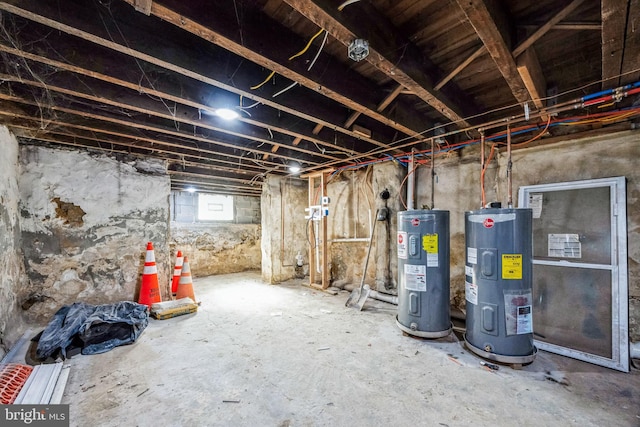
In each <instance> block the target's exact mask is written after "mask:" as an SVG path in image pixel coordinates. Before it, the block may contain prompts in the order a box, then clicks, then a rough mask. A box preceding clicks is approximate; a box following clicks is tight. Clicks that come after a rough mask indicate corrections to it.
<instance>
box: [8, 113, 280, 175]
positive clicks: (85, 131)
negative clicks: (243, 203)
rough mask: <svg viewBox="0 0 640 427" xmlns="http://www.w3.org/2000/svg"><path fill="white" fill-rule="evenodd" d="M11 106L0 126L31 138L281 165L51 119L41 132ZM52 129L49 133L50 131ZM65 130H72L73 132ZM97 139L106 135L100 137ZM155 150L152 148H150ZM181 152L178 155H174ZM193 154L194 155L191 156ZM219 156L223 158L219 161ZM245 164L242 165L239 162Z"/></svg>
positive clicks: (32, 118)
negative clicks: (49, 137) (60, 137)
mask: <svg viewBox="0 0 640 427" xmlns="http://www.w3.org/2000/svg"><path fill="white" fill-rule="evenodd" d="M13 105H14V104H8V103H6V102H2V101H0V107H1V108H0V116H2V117H5V118H4V119H0V121H2V122H3V123H5V124H6V125H7V126H9V127H17V128H24V129H31V130H32V132H34V133H33V134H34V135H43V134H46V133H48V132H50V133H55V134H62V135H67V136H71V137H76V136H81V137H82V138H85V139H89V137H88V136H87V135H96V136H95V138H96V140H98V141H102V142H104V143H109V144H118V145H123V146H131V148H136V147H137V148H146V146H144V145H141V143H143V142H144V143H147V144H151V147H150V148H149V150H160V151H163V152H164V151H166V152H170V153H173V154H175V155H176V156H178V157H190V158H197V159H202V160H205V161H215V162H218V163H223V164H231V165H233V166H235V167H242V168H246V169H256V168H259V169H258V171H259V170H264V169H265V168H268V167H271V168H274V169H275V168H277V167H280V166H281V164H280V163H276V162H262V163H263V164H264V166H261V167H259V166H257V165H254V164H252V163H251V162H249V163H247V162H246V160H247V159H246V157H244V156H238V155H234V154H223V153H220V152H219V151H214V150H209V149H206V148H203V147H197V148H194V147H190V146H186V145H184V144H179V143H175V142H170V141H167V140H164V139H160V138H148V137H145V136H143V135H140V134H135V135H134V134H127V133H124V132H118V131H115V130H113V129H111V128H110V129H103V128H100V127H97V126H95V125H94V126H86V125H82V124H76V123H69V122H61V121H57V120H53V119H47V120H46V121H45V123H46V125H47V126H46V127H45V128H44V129H39V128H38V126H39V125H41V124H42V119H41V118H40V117H38V116H37V115H33V114H32V115H26V114H22V113H19V112H16V111H15V108H14V107H13ZM15 120H19V121H20V122H18V123H16V122H15ZM23 123H31V124H30V125H28V126H27V125H25V124H23ZM50 129H51V130H50ZM65 129H73V130H72V131H69V130H65ZM100 135H105V136H102V137H100ZM122 139H125V140H131V141H132V142H131V143H126V142H122ZM153 146H155V148H154V147H153ZM158 147H170V148H173V149H174V150H164V149H162V148H158ZM177 150H180V151H177ZM194 153H195V154H194ZM202 154H210V155H211V156H216V157H205V156H202ZM219 156H222V157H224V158H220V157H219ZM228 159H236V160H237V162H231V161H229V160H228ZM243 160H245V162H244V163H242V161H243Z"/></svg>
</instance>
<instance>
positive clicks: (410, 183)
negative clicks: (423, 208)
mask: <svg viewBox="0 0 640 427" xmlns="http://www.w3.org/2000/svg"><path fill="white" fill-rule="evenodd" d="M415 151H416V150H415V148H412V149H411V160H409V168H408V170H407V173H408V174H409V177H408V178H407V210H408V211H412V210H413V209H414V200H413V199H414V191H415V185H416V184H415V176H414V175H413V170H414V168H415V167H416V164H415Z"/></svg>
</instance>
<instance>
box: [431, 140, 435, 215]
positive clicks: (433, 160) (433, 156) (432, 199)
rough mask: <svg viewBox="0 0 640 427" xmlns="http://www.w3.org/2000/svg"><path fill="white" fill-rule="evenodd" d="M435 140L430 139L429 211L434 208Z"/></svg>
mask: <svg viewBox="0 0 640 427" xmlns="http://www.w3.org/2000/svg"><path fill="white" fill-rule="evenodd" d="M434 147H435V139H434V138H431V209H435V208H436V201H435V198H436V152H435V150H434Z"/></svg>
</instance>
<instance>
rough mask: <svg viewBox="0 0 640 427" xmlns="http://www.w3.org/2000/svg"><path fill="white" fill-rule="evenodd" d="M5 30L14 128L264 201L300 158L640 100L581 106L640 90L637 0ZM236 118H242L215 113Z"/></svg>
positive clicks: (40, 5) (259, 14)
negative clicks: (144, 161) (267, 181)
mask: <svg viewBox="0 0 640 427" xmlns="http://www.w3.org/2000/svg"><path fill="white" fill-rule="evenodd" d="M0 19H1V25H2V31H1V32H0V55H1V56H2V65H1V66H0V123H3V124H6V125H7V126H9V127H10V128H11V129H12V131H13V132H14V134H16V135H17V136H18V138H19V140H20V141H23V142H31V143H37V144H45V145H51V146H66V147H73V148H75V149H78V148H86V149H89V150H98V151H105V152H111V153H116V154H119V155H126V156H142V157H149V156H150V157H155V158H159V159H163V160H165V161H166V162H167V165H168V170H169V174H170V177H171V182H172V188H173V189H177V190H180V189H184V188H186V187H188V186H196V187H198V188H199V189H201V190H202V191H212V192H219V193H222V194H242V195H249V196H259V195H260V192H261V183H262V181H263V178H264V177H265V176H266V174H270V173H273V174H281V175H287V174H289V171H288V166H289V165H290V164H292V163H298V164H300V165H301V166H302V169H303V172H307V173H308V172H313V171H319V170H325V169H326V168H327V167H329V166H330V167H333V168H338V169H339V168H345V167H358V166H359V165H366V164H369V163H371V162H376V161H383V160H385V159H390V158H394V157H395V158H400V159H402V156H403V153H406V152H407V151H410V150H411V149H412V148H415V149H418V150H425V149H428V147H430V139H432V138H434V137H438V138H441V139H440V140H441V141H442V140H444V141H445V143H446V146H439V148H438V149H440V150H443V149H447V148H448V147H453V146H457V145H464V144H462V143H463V142H464V141H469V140H471V141H473V140H474V139H473V138H477V136H478V130H479V129H484V130H487V131H498V130H500V128H502V129H504V127H505V126H506V124H507V123H510V124H519V125H530V126H532V128H536V129H538V128H539V127H541V126H543V125H544V123H545V122H547V123H550V122H551V120H552V118H553V120H558V119H560V118H562V117H564V116H569V115H578V116H581V115H582V116H587V115H589V114H593V113H602V112H607V111H611V110H616V109H621V108H629V107H631V105H632V103H633V102H636V101H637V95H636V96H630V97H628V99H623V98H624V97H618V98H616V99H615V100H614V102H610V103H607V104H604V105H598V106H591V107H588V106H585V105H584V104H583V103H581V102H580V101H581V98H582V97H583V96H585V95H589V94H592V93H595V92H598V91H600V90H609V89H614V88H616V87H619V86H623V85H628V84H630V83H635V82H637V81H638V79H640V71H639V70H640V41H639V39H640V38H638V37H637V31H636V30H635V29H636V28H638V26H639V25H640V5H639V4H638V2H637V1H631V0H602V1H594V0H566V1H555V0H553V1H552V0H539V1H536V2H533V1H519V0H507V1H502V2H498V1H495V0H464V1H463V0H447V1H439V0H438V1H434V0H397V1H389V0H360V1H355V2H343V1H332V0H255V1H249V0H224V1H215V2H211V1H203V0H201V1H189V2H184V1H180V0H160V1H155V0H111V1H97V0H88V1H80V0H56V1H48V0H8V1H0ZM354 39H364V40H367V42H368V45H369V55H368V56H366V57H365V58H364V59H363V60H361V61H359V62H355V61H353V60H351V59H350V58H348V56H347V47H348V46H349V44H350V43H351V42H352V41H353V40H354ZM558 105H560V106H571V107H572V108H562V109H559V108H558ZM226 107H229V108H232V109H235V110H236V111H237V112H238V113H239V118H238V119H237V120H235V121H225V120H223V119H221V118H219V117H217V116H215V115H214V114H213V113H214V112H215V111H216V110H217V109H219V108H226ZM525 108H526V110H527V111H528V114H527V115H526V116H525V114H524V111H525ZM576 109H577V110H578V111H575V110H576ZM635 117H636V116H635V115H634V114H632V115H627V116H625V118H626V120H632V119H634V118H635ZM594 126H602V123H598V124H596V125H594ZM592 127H593V126H589V125H585V126H581V127H573V128H572V129H571V133H572V134H575V133H576V132H580V131H589V130H590V129H591V128H592ZM567 133H568V132H567V131H566V130H565V129H563V128H562V127H556V128H553V127H549V126H547V128H545V132H544V135H542V136H541V137H542V139H545V138H548V139H549V140H554V141H555V140H557V139H558V137H559V136H562V135H563V134H567ZM531 136H532V135H523V136H522V137H521V138H523V139H527V138H529V137H531ZM550 137H554V138H550ZM515 141H516V142H517V141H518V137H516V139H515Z"/></svg>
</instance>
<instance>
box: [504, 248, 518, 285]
mask: <svg viewBox="0 0 640 427" xmlns="http://www.w3.org/2000/svg"><path fill="white" fill-rule="evenodd" d="M502 278H503V279H512V280H521V279H522V254H502Z"/></svg>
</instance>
